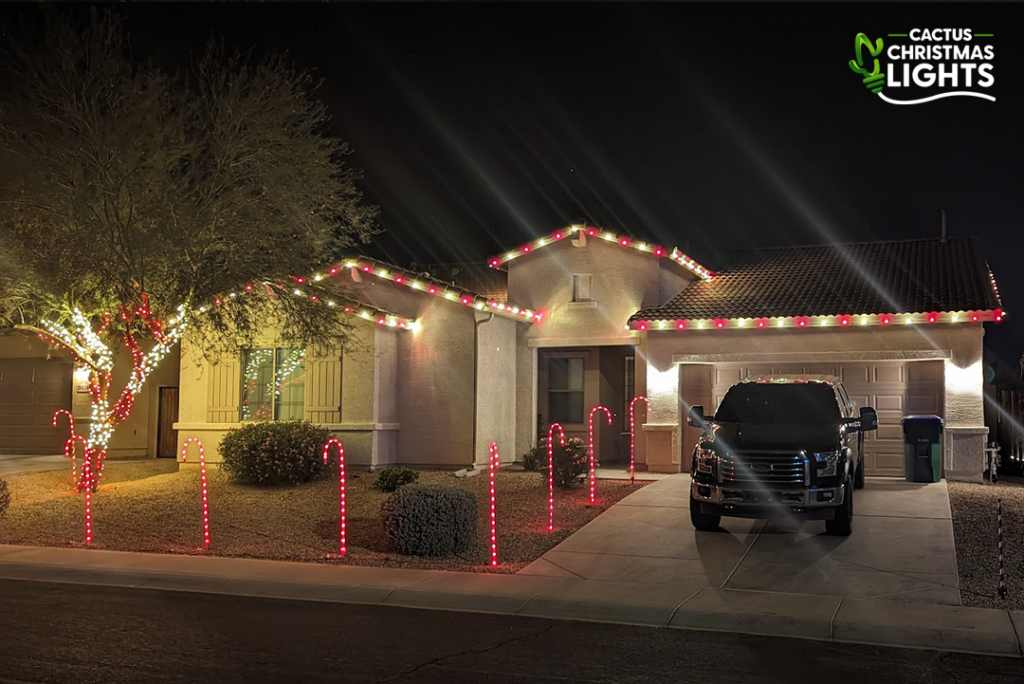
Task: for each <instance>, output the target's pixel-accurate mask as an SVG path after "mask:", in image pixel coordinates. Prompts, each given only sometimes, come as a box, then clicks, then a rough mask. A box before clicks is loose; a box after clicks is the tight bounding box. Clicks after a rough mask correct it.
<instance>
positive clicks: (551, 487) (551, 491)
mask: <svg viewBox="0 0 1024 684" xmlns="http://www.w3.org/2000/svg"><path fill="white" fill-rule="evenodd" d="M556 429H557V430H558V440H559V445H560V446H563V447H564V446H565V432H564V431H563V430H562V426H561V425H559V424H558V423H552V424H551V427H549V428H548V532H552V531H554V529H555V444H554V442H553V441H552V439H553V438H554V434H555V430H556Z"/></svg>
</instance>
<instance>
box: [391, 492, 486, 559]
mask: <svg viewBox="0 0 1024 684" xmlns="http://www.w3.org/2000/svg"><path fill="white" fill-rule="evenodd" d="M380 517H381V520H382V521H383V523H384V531H385V533H386V534H387V536H388V539H390V540H391V543H392V544H393V545H394V547H395V549H396V550H397V551H398V552H399V553H403V554H406V555H409V556H432V557H438V556H451V555H453V554H456V553H464V552H466V551H469V550H470V549H471V548H473V545H474V544H476V526H477V502H476V497H475V496H473V493H472V492H470V491H467V490H465V489H463V488H461V487H452V486H444V485H420V484H411V485H406V486H405V487H402V488H401V489H399V490H398V491H397V492H395V493H394V494H392V495H391V496H389V497H388V498H387V499H386V500H385V501H384V504H383V505H382V506H381V508H380Z"/></svg>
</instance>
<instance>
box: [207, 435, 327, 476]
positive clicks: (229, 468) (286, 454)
mask: <svg viewBox="0 0 1024 684" xmlns="http://www.w3.org/2000/svg"><path fill="white" fill-rule="evenodd" d="M330 438H331V433H330V432H328V431H327V430H326V429H324V428H321V427H317V426H316V425H313V424H312V423H308V422H304V421H301V420H293V421H283V422H273V423H249V424H247V425H243V426H242V427H240V428H238V429H235V430H231V431H229V432H228V434H226V435H225V436H224V439H223V440H221V443H220V454H221V457H222V458H223V459H224V463H223V464H222V466H221V467H222V468H223V469H224V470H225V471H226V472H227V473H228V476H229V477H230V478H231V479H232V480H233V481H235V482H240V483H242V484H253V485H259V486H261V487H267V486H272V485H280V484H295V483H297V482H310V481H312V480H317V479H320V478H322V477H324V476H326V475H327V474H328V473H330V472H332V471H331V468H330V466H329V465H327V464H325V463H324V461H323V448H324V443H325V442H326V441H327V440H328V439H330Z"/></svg>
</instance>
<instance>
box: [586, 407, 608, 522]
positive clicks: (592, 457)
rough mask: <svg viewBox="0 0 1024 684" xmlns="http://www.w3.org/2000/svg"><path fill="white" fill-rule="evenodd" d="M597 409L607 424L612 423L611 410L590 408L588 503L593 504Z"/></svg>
mask: <svg viewBox="0 0 1024 684" xmlns="http://www.w3.org/2000/svg"><path fill="white" fill-rule="evenodd" d="M598 411H604V412H605V415H607V416H608V424H609V425H611V424H612V412H611V411H609V410H608V409H607V408H605V407H604V406H595V407H594V408H592V409H590V419H589V429H590V503H591V505H593V504H594V503H595V502H596V500H597V468H596V459H595V458H594V414H595V413H597V412H598Z"/></svg>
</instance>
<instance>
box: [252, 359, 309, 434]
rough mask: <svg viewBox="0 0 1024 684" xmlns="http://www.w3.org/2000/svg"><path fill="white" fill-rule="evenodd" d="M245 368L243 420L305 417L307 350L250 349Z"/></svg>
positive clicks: (299, 418)
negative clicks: (304, 396)
mask: <svg viewBox="0 0 1024 684" xmlns="http://www.w3.org/2000/svg"><path fill="white" fill-rule="evenodd" d="M242 368H243V370H242V401H241V412H242V420H301V419H302V411H303V404H302V400H303V395H304V394H305V391H306V351H305V350H304V349H250V350H249V351H247V352H245V358H244V359H243V361H242Z"/></svg>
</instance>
